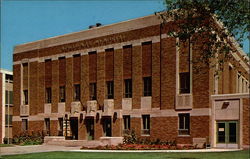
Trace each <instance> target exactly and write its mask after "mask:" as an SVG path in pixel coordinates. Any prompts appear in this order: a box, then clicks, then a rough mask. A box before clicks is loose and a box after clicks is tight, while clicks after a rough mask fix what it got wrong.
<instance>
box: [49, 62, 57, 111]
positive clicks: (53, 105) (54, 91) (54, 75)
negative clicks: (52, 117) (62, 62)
mask: <svg viewBox="0 0 250 159" xmlns="http://www.w3.org/2000/svg"><path fill="white" fill-rule="evenodd" d="M52 81H53V82H52V89H51V92H52V103H51V112H52V113H57V112H58V103H59V61H58V60H53V61H52Z"/></svg>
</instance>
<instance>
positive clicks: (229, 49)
mask: <svg viewBox="0 0 250 159" xmlns="http://www.w3.org/2000/svg"><path fill="white" fill-rule="evenodd" d="M165 5H166V10H165V11H164V12H159V13H157V15H159V17H160V19H161V20H162V24H163V25H164V24H166V23H167V22H169V21H170V19H171V20H173V21H174V22H175V23H174V25H175V26H176V28H177V29H176V28H175V29H170V30H169V31H168V34H169V35H171V36H173V37H175V38H179V39H180V41H182V42H186V41H188V42H190V43H198V42H200V38H197V35H200V36H202V37H203V38H204V37H205V38H206V39H205V41H204V42H203V43H202V47H201V48H200V51H201V52H202V53H201V55H202V56H201V58H200V59H199V61H201V62H203V63H206V64H207V65H209V66H212V67H214V66H215V65H216V64H219V66H218V67H217V70H218V71H219V70H222V69H223V64H224V62H227V61H228V60H229V59H230V58H231V56H232V53H234V52H236V49H237V48H236V47H235V45H238V43H240V47H241V46H242V42H243V40H245V39H246V34H247V33H248V32H249V30H250V11H249V1H247V0H165ZM233 37H234V38H235V39H236V41H237V42H238V43H237V42H236V41H234V38H233ZM211 59H216V62H215V63H211ZM192 62H196V61H192Z"/></svg>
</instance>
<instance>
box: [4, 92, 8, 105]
mask: <svg viewBox="0 0 250 159" xmlns="http://www.w3.org/2000/svg"><path fill="white" fill-rule="evenodd" d="M5 104H9V91H5Z"/></svg>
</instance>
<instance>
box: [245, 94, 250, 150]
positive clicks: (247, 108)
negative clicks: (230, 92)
mask: <svg viewBox="0 0 250 159" xmlns="http://www.w3.org/2000/svg"><path fill="white" fill-rule="evenodd" d="M249 105H250V103H249V98H243V145H248V146H250V140H249V135H250V132H249V131H250V126H249V119H250V113H249V112H250V106H249Z"/></svg>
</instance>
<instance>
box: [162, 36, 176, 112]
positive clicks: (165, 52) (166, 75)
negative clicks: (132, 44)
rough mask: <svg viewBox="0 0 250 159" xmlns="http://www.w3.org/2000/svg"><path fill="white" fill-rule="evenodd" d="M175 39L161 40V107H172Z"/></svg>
mask: <svg viewBox="0 0 250 159" xmlns="http://www.w3.org/2000/svg"><path fill="white" fill-rule="evenodd" d="M175 74H176V40H175V38H167V39H163V40H162V55H161V109H174V100H175V94H176V78H175Z"/></svg>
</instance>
